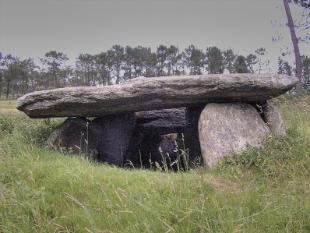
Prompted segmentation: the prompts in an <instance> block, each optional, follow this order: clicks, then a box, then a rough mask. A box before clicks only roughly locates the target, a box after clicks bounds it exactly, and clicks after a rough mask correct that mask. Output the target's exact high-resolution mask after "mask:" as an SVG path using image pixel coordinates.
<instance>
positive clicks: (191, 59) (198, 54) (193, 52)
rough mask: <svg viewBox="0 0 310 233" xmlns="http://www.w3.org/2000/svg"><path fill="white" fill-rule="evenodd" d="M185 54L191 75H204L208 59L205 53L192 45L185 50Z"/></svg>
mask: <svg viewBox="0 0 310 233" xmlns="http://www.w3.org/2000/svg"><path fill="white" fill-rule="evenodd" d="M183 54H184V58H185V62H186V65H187V67H188V68H189V70H190V74H193V75H197V74H202V70H203V68H204V65H205V57H206V56H205V54H204V53H203V51H201V50H200V49H197V48H196V47H195V46H194V45H190V46H189V47H188V48H186V49H185V51H184V53H183Z"/></svg>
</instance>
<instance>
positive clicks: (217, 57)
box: [206, 47, 225, 74]
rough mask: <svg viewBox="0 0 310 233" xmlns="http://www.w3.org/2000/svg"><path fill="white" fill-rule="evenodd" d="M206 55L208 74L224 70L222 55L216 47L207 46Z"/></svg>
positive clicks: (219, 72)
mask: <svg viewBox="0 0 310 233" xmlns="http://www.w3.org/2000/svg"><path fill="white" fill-rule="evenodd" d="M206 57H207V65H208V72H209V74H221V73H223V72H224V67H225V62H224V57H223V54H222V52H221V50H220V49H219V48H218V47H210V48H207V51H206Z"/></svg>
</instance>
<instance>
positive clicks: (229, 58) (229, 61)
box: [223, 49, 236, 73]
mask: <svg viewBox="0 0 310 233" xmlns="http://www.w3.org/2000/svg"><path fill="white" fill-rule="evenodd" d="M223 56H224V67H225V69H227V70H228V71H229V73H233V72H234V66H233V64H234V61H235V59H236V55H235V53H234V51H233V50H232V49H227V50H226V51H224V52H223Z"/></svg>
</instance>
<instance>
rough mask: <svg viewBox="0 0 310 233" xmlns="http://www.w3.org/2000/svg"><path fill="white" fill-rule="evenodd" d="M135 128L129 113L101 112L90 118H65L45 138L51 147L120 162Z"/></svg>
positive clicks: (116, 162) (110, 161)
mask: <svg viewBox="0 0 310 233" xmlns="http://www.w3.org/2000/svg"><path fill="white" fill-rule="evenodd" d="M134 128H135V116H134V114H132V113H128V114H120V115H117V116H105V117H102V118H97V119H94V120H93V121H89V120H86V119H85V118H68V119H67V120H66V121H65V122H64V123H63V124H62V125H60V126H59V127H58V128H57V129H56V130H55V131H54V132H52V133H51V135H50V137H49V138H48V140H47V145H48V146H49V147H53V148H65V149H67V150H69V151H71V152H73V153H75V154H80V153H84V154H89V155H91V156H92V157H93V158H95V159H96V160H99V161H101V162H107V163H109V164H113V165H117V166H121V165H123V162H124V157H125V155H126V152H127V149H128V145H129V141H130V139H131V137H132V133H133V130H134Z"/></svg>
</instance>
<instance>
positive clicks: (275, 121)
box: [262, 101, 286, 136]
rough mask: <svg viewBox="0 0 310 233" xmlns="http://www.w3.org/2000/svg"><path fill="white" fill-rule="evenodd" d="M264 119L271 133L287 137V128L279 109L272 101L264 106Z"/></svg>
mask: <svg viewBox="0 0 310 233" xmlns="http://www.w3.org/2000/svg"><path fill="white" fill-rule="evenodd" d="M262 110H263V117H264V120H265V122H266V123H267V125H268V126H269V128H270V129H271V132H272V133H273V134H275V135H281V136H283V135H285V134H286V128H285V124H284V121H283V119H282V117H281V114H280V112H279V111H278V109H277V107H276V106H275V105H274V104H273V103H272V102H270V101H266V102H265V103H264V104H263V105H262Z"/></svg>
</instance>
